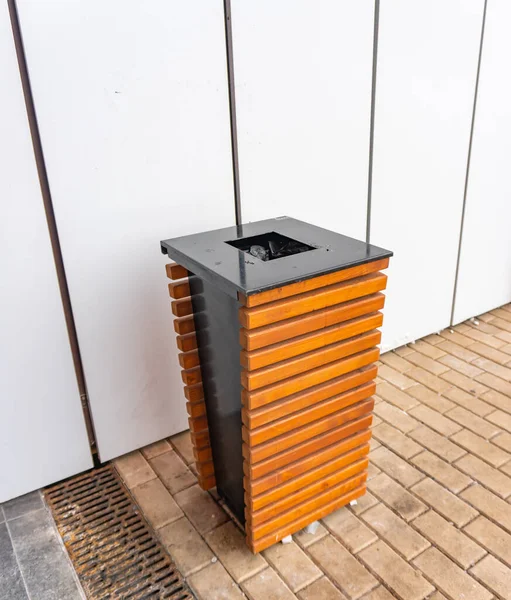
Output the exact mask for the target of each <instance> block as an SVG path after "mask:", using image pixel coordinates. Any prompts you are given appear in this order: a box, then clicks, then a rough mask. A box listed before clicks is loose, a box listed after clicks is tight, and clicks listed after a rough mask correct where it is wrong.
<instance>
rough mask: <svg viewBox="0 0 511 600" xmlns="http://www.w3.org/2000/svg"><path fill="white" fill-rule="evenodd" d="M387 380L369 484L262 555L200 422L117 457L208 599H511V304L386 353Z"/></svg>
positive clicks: (381, 382) (381, 381) (378, 408)
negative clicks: (227, 501) (193, 431)
mask: <svg viewBox="0 0 511 600" xmlns="http://www.w3.org/2000/svg"><path fill="white" fill-rule="evenodd" d="M476 323H478V324H476ZM377 383H378V387H377V396H376V397H375V400H376V405H375V409H374V410H375V418H374V423H373V441H372V447H371V454H370V458H371V464H370V467H369V481H368V490H369V492H368V493H367V494H366V496H364V497H363V498H361V499H360V500H359V502H358V505H357V506H354V507H346V508H342V509H340V510H338V511H337V512H335V513H333V514H332V515H330V516H328V517H327V518H325V519H323V521H322V525H321V526H320V528H319V530H318V531H317V533H316V534H315V535H308V534H304V533H300V534H298V535H295V536H293V542H292V543H291V544H286V545H283V544H277V545H275V546H273V547H272V548H269V549H268V550H265V551H264V552H263V553H262V554H261V555H257V556H254V555H252V554H251V553H250V552H249V550H248V549H247V548H246V546H245V543H244V537H243V534H242V533H241V532H240V531H239V530H238V528H237V526H236V525H235V524H234V523H233V522H232V521H231V519H230V518H229V516H228V515H227V514H226V513H225V512H224V510H223V508H222V506H221V503H218V502H217V501H216V499H215V495H214V494H209V493H207V492H203V491H202V490H200V488H199V487H198V485H197V483H196V479H195V475H194V473H193V466H192V463H193V455H192V451H191V445H190V443H189V436H188V433H187V432H185V433H182V434H179V435H177V436H174V437H173V438H171V439H169V440H168V442H167V441H162V442H158V443H156V444H153V445H151V446H149V447H147V448H145V449H143V450H142V451H141V452H138V451H137V452H133V453H131V454H129V455H126V456H124V457H122V458H120V459H118V460H117V461H116V465H117V468H118V470H119V472H120V473H121V475H122V477H123V478H124V480H125V482H126V483H127V485H128V486H129V487H130V489H131V491H132V493H133V495H134V496H135V498H136V500H137V501H138V503H139V505H140V506H141V508H142V510H143V511H144V513H145V515H146V517H147V518H148V520H149V521H150V522H151V523H152V525H153V526H154V528H155V529H156V531H157V532H158V534H159V536H160V538H161V540H162V541H163V543H164V544H165V545H166V547H167V548H168V550H169V552H170V554H171V555H172V557H173V558H174V560H175V562H176V564H177V566H178V567H179V568H180V569H181V571H182V573H183V575H185V577H186V579H187V581H188V582H189V584H190V585H191V587H192V588H193V589H194V591H195V593H196V594H197V597H198V598H201V599H205V600H206V599H207V600H218V599H224V598H225V599H231V598H233V599H239V598H244V597H246V596H248V598H250V599H252V600H281V599H282V600H287V599H290V598H300V599H301V600H343V599H346V598H349V599H353V600H355V599H358V598H363V599H364V600H386V599H388V598H401V599H402V600H419V599H422V598H431V599H434V600H441V599H443V598H451V599H460V600H461V599H462V600H490V599H492V598H504V599H511V504H510V499H511V305H507V306H504V307H502V308H500V309H497V310H494V311H491V312H490V313H488V314H485V315H482V316H481V317H480V318H479V321H478V322H468V323H464V324H462V325H458V326H456V327H455V328H454V329H453V330H445V331H442V332H441V333H440V334H439V335H431V336H428V337H426V338H424V339H423V340H420V341H417V342H416V343H415V344H410V345H408V346H406V347H402V348H398V349H397V350H395V351H393V352H389V353H387V354H384V355H383V356H382V357H381V364H380V371H379V377H378V379H377Z"/></svg>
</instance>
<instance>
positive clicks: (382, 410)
mask: <svg viewBox="0 0 511 600" xmlns="http://www.w3.org/2000/svg"><path fill="white" fill-rule="evenodd" d="M412 410H416V409H412ZM374 412H375V413H376V414H377V415H378V416H379V417H380V418H382V419H383V420H384V421H387V422H389V423H392V425H394V427H397V428H398V429H400V430H401V431H403V432H404V433H406V432H408V431H412V430H413V429H415V428H416V427H418V425H419V423H417V421H416V420H415V419H413V418H412V417H410V416H409V415H407V414H406V413H405V412H403V411H402V410H401V409H399V408H396V407H395V406H393V405H392V404H389V403H388V402H385V401H384V400H382V401H381V402H379V403H378V404H376V405H375V407H374Z"/></svg>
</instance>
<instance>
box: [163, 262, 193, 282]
mask: <svg viewBox="0 0 511 600" xmlns="http://www.w3.org/2000/svg"><path fill="white" fill-rule="evenodd" d="M165 270H166V271H167V277H168V278H169V279H183V278H185V277H188V271H187V270H186V269H185V268H184V267H182V266H181V265H178V264H177V263H169V264H168V265H165Z"/></svg>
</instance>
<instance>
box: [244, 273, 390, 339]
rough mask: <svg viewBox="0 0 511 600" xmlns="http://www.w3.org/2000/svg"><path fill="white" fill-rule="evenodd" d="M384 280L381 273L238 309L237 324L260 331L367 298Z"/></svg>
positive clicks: (382, 288) (377, 290)
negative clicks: (257, 328)
mask: <svg viewBox="0 0 511 600" xmlns="http://www.w3.org/2000/svg"><path fill="white" fill-rule="evenodd" d="M386 285H387V276H386V275H384V274H383V273H371V274H369V275H364V276H363V277H359V278H357V279H351V280H349V281H345V282H343V283H337V284H335V285H330V286H328V287H325V288H320V289H318V290H314V291H312V292H306V293H305V294H300V295H298V296H292V297H291V298H286V299H285V300H277V301H276V302H271V303H270V304H263V305H262V306H256V307H254V308H245V307H243V308H240V310H239V318H240V323H241V325H242V326H243V327H246V328H247V329H253V328H255V327H262V326H263V325H269V324H270V323H275V322H277V321H283V320H284V319H290V318H291V317H296V316H298V315H303V314H305V313H309V312H311V311H314V310H320V309H322V308H326V307H327V306H332V305H334V304H339V303H341V302H346V301H348V300H353V299H354V298H360V297H361V296H367V295H369V294H373V293H375V292H379V291H381V290H384V289H385V287H386Z"/></svg>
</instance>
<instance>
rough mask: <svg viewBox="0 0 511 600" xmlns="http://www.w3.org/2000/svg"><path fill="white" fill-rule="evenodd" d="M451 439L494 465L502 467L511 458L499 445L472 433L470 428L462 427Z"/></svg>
mask: <svg viewBox="0 0 511 600" xmlns="http://www.w3.org/2000/svg"><path fill="white" fill-rule="evenodd" d="M451 440H452V441H453V442H456V443H457V444H458V445H460V446H462V447H463V448H465V449H466V450H468V451H469V452H471V453H472V454H476V455H477V456H479V457H480V458H482V459H483V460H484V461H486V462H487V463H490V464H491V465H493V466H494V467H500V465H503V464H504V463H506V462H507V461H508V460H511V454H508V453H507V452H504V450H501V449H500V448H497V446H495V445H494V444H492V443H491V442H489V441H488V440H485V439H484V438H482V437H480V436H479V435H476V434H475V433H472V432H471V431H469V430H468V429H462V430H461V431H459V432H458V433H455V434H454V435H453V436H451Z"/></svg>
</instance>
